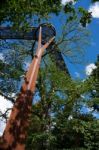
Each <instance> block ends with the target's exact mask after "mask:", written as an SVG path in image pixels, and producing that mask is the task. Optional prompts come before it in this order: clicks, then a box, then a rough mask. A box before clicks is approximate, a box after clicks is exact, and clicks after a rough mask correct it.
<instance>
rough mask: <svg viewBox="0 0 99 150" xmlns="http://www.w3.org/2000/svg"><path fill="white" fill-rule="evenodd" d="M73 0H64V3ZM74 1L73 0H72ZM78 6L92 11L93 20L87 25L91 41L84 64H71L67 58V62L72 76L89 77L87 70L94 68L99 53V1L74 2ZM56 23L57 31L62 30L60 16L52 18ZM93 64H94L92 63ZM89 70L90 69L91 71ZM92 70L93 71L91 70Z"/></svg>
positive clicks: (86, 50) (81, 0)
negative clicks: (93, 2) (92, 2)
mask: <svg viewBox="0 0 99 150" xmlns="http://www.w3.org/2000/svg"><path fill="white" fill-rule="evenodd" d="M67 1H71V0H62V2H63V4H65V3H66V2H67ZM72 1H73V0H72ZM74 6H75V7H76V8H77V7H79V6H80V7H81V6H82V7H84V8H85V9H87V10H89V11H92V22H91V23H90V24H89V25H88V26H87V28H88V30H89V31H90V42H89V45H88V46H87V47H86V48H85V52H86V53H85V59H84V64H79V65H78V64H71V63H69V61H68V60H66V59H65V61H66V64H67V66H68V68H69V71H70V73H71V76H72V77H73V78H81V79H84V78H86V77H87V75H86V70H87V68H88V69H90V70H92V69H91V68H93V66H94V65H93V63H95V61H96V60H97V55H98V54H99V3H95V4H91V0H78V2H77V3H75V4H74ZM51 21H52V23H53V24H54V26H55V28H56V31H57V32H58V33H59V32H60V21H59V19H58V18H56V17H53V20H51ZM91 64H92V65H91ZM87 66H89V67H87ZM90 70H89V71H90ZM90 72H91V71H90Z"/></svg>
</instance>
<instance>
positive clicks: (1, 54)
mask: <svg viewBox="0 0 99 150" xmlns="http://www.w3.org/2000/svg"><path fill="white" fill-rule="evenodd" d="M0 60H2V61H4V56H3V53H0Z"/></svg>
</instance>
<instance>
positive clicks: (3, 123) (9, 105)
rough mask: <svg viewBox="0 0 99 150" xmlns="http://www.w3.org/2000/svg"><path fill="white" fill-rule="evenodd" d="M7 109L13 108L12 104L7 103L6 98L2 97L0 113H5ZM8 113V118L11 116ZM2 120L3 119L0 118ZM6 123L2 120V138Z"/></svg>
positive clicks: (0, 98)
mask: <svg viewBox="0 0 99 150" xmlns="http://www.w3.org/2000/svg"><path fill="white" fill-rule="evenodd" d="M7 108H12V103H11V102H10V101H7V100H6V99H5V98H4V97H2V96H0V111H1V112H2V113H4V112H5V111H6V109H7ZM10 112H11V111H9V113H8V116H9V115H10ZM0 119H1V118H0ZM5 125H6V123H5V122H4V121H3V120H0V136H2V134H3V131H4V128H5Z"/></svg>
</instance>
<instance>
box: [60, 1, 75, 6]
mask: <svg viewBox="0 0 99 150" xmlns="http://www.w3.org/2000/svg"><path fill="white" fill-rule="evenodd" d="M68 2H73V3H74V0H62V1H61V3H62V4H63V5H65V4H66V3H68Z"/></svg>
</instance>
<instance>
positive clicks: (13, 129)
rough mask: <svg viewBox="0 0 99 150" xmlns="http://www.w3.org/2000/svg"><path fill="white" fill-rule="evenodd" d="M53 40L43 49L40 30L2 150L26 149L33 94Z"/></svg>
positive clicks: (4, 137)
mask: <svg viewBox="0 0 99 150" xmlns="http://www.w3.org/2000/svg"><path fill="white" fill-rule="evenodd" d="M53 39H54V37H53V38H51V39H50V40H49V41H48V42H47V43H46V44H45V45H43V46H42V47H41V28H40V32H39V41H38V48H37V51H36V55H35V57H34V59H33V61H32V63H31V65H30V67H29V70H28V72H27V74H26V77H25V82H24V83H23V85H22V88H21V92H20V94H19V95H18V98H17V100H16V102H15V104H14V106H13V108H12V112H11V115H10V118H9V120H8V122H7V125H6V128H5V131H4V134H3V137H2V139H1V143H0V150H24V149H25V140H26V136H27V129H28V127H29V120H30V115H31V107H32V96H33V94H32V93H34V91H35V85H36V80H37V76H38V71H39V66H40V61H41V56H42V54H43V52H44V50H45V49H46V48H47V47H48V46H49V44H50V43H51V42H52V41H53Z"/></svg>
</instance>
